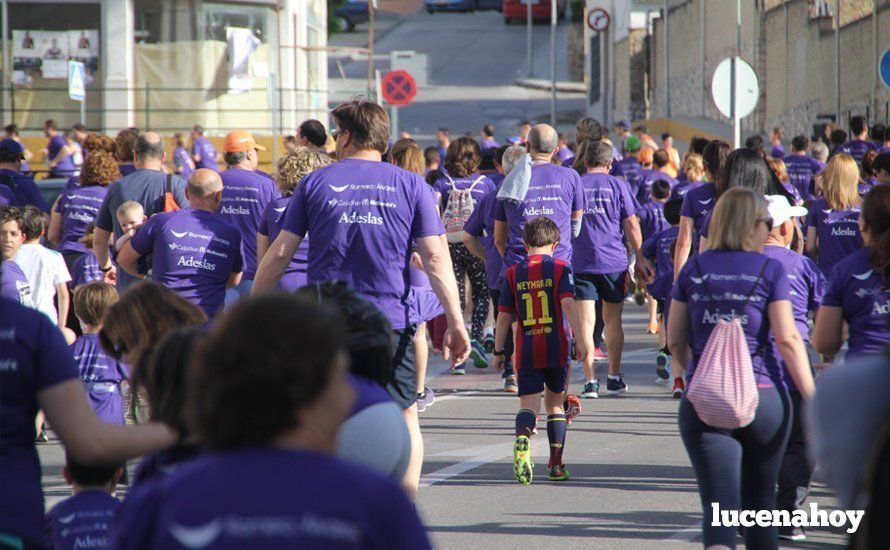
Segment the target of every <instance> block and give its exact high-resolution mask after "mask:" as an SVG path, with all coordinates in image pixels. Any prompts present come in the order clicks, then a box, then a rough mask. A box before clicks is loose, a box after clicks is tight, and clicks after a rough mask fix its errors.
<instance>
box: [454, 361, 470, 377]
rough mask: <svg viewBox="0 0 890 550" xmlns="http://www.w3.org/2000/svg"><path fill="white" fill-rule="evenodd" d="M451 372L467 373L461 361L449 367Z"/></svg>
mask: <svg viewBox="0 0 890 550" xmlns="http://www.w3.org/2000/svg"><path fill="white" fill-rule="evenodd" d="M451 374H457V375H463V374H467V369H466V367H465V366H464V363H461V364H460V365H454V366H453V367H451Z"/></svg>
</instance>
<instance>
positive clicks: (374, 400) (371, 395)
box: [347, 373, 395, 418]
mask: <svg viewBox="0 0 890 550" xmlns="http://www.w3.org/2000/svg"><path fill="white" fill-rule="evenodd" d="M347 380H349V385H350V386H352V389H353V390H354V391H355V402H353V404H352V411H351V412H350V413H349V417H350V418H351V417H353V416H355V415H357V414H358V413H360V412H362V411H363V410H365V409H367V408H369V407H373V406H374V405H378V404H380V403H393V404H394V403H395V401H393V400H392V397H390V395H389V393H387V392H386V390H385V389H383V386H381V385H380V384H378V383H377V382H374V381H373V380H369V379H367V378H365V377H364V376H358V375H356V374H352V373H349V374H348V375H347Z"/></svg>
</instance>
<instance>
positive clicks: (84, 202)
mask: <svg viewBox="0 0 890 550" xmlns="http://www.w3.org/2000/svg"><path fill="white" fill-rule="evenodd" d="M107 193H108V188H107V187H105V186H104V185H87V186H86V187H76V188H74V189H71V190H70V191H68V192H67V193H63V194H62V195H61V196H59V202H58V203H57V204H56V212H58V213H59V214H60V215H61V216H62V241H61V242H60V243H59V246H58V248H57V250H58V251H59V252H63V253H65V252H86V251H87V247H86V245H84V244H83V243H81V242H79V241H80V239H81V238H82V237H83V236H84V235H85V234H86V232H87V226H88V225H90V224H91V223H94V222H95V221H96V217H98V215H99V209H100V208H101V207H102V201H104V200H105V195H106V194H107Z"/></svg>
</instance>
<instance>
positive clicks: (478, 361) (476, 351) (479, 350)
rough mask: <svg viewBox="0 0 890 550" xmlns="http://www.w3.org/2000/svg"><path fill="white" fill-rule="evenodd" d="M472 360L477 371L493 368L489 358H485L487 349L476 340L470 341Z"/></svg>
mask: <svg viewBox="0 0 890 550" xmlns="http://www.w3.org/2000/svg"><path fill="white" fill-rule="evenodd" d="M470 360H472V361H473V366H474V367H476V368H477V369H487V368H488V367H490V366H491V364H490V363H489V362H488V358H487V357H485V347H483V346H482V344H480V343H479V342H477V341H476V340H472V341H470Z"/></svg>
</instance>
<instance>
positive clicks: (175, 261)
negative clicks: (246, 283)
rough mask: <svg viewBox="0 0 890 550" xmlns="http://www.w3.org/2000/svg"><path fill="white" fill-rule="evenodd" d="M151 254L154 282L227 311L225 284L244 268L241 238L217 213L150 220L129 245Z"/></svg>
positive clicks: (211, 309)
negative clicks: (224, 301) (223, 306)
mask: <svg viewBox="0 0 890 550" xmlns="http://www.w3.org/2000/svg"><path fill="white" fill-rule="evenodd" d="M130 244H132V246H133V250H135V251H136V252H138V253H139V254H140V255H143V256H144V255H146V254H148V253H151V254H152V263H151V268H152V279H154V280H155V281H157V282H159V283H161V284H163V285H164V286H167V287H169V288H170V289H172V290H174V291H176V293H178V294H179V295H180V296H182V297H183V298H186V299H187V300H189V301H191V302H192V303H193V304H195V305H197V306H199V307H200V308H201V309H203V310H204V312H205V313H206V314H207V316H208V317H211V318H212V317H213V316H214V315H216V313H217V312H218V311H219V310H220V309H221V308H222V305H223V300H224V299H225V294H226V282H227V281H228V280H229V276H230V275H231V274H233V273H239V272H240V271H241V269H242V266H243V262H242V260H241V234H240V233H239V232H238V230H237V229H235V227H233V226H232V225H231V224H229V223H228V222H226V221H225V220H223V219H222V218H221V217H220V216H219V215H218V214H214V213H212V212H206V211H204V210H193V209H191V208H187V209H185V210H179V211H177V212H165V213H161V214H155V215H154V216H152V217H150V218H149V219H148V221H147V222H145V224H144V225H143V226H142V227H140V228H139V230H138V231H137V232H136V234H135V235H134V236H133V238H132V239H131V240H130Z"/></svg>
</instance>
